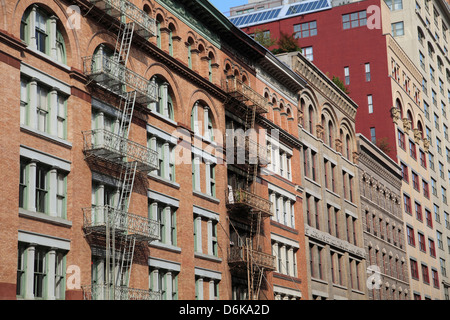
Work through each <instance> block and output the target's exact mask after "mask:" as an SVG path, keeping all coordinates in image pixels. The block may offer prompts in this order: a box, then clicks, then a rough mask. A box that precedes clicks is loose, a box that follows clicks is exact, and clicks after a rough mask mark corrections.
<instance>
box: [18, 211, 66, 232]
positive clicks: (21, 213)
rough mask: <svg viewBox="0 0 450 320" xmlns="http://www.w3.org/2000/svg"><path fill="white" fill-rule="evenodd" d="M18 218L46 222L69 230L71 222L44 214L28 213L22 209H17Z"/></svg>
mask: <svg viewBox="0 0 450 320" xmlns="http://www.w3.org/2000/svg"><path fill="white" fill-rule="evenodd" d="M19 217H23V218H28V219H32V220H39V221H42V222H47V223H50V224H54V225H57V226H61V227H66V228H71V227H72V221H69V220H66V219H64V218H59V217H51V216H49V215H47V214H45V213H41V212H34V211H29V210H26V209H23V208H19Z"/></svg>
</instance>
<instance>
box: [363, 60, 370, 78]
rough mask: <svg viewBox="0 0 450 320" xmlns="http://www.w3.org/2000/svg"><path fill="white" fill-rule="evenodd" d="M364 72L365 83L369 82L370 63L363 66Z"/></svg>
mask: <svg viewBox="0 0 450 320" xmlns="http://www.w3.org/2000/svg"><path fill="white" fill-rule="evenodd" d="M364 68H365V71H366V82H370V80H371V74H370V63H366V64H365V65H364Z"/></svg>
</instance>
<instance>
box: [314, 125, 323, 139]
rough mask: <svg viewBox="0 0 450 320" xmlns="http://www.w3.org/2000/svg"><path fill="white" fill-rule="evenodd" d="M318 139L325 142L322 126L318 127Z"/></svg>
mask: <svg viewBox="0 0 450 320" xmlns="http://www.w3.org/2000/svg"><path fill="white" fill-rule="evenodd" d="M316 133H317V138H319V139H322V140H323V127H322V125H321V124H318V125H316Z"/></svg>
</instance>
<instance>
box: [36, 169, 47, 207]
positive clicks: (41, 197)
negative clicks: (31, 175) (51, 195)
mask: <svg viewBox="0 0 450 320" xmlns="http://www.w3.org/2000/svg"><path fill="white" fill-rule="evenodd" d="M47 179H48V168H46V167H45V166H42V165H40V164H38V165H36V211H37V212H42V213H46V211H47V195H48V182H47Z"/></svg>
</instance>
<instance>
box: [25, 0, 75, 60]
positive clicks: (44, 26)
mask: <svg viewBox="0 0 450 320" xmlns="http://www.w3.org/2000/svg"><path fill="white" fill-rule="evenodd" d="M32 28H33V29H32ZM20 39H21V40H23V41H25V42H26V43H27V45H28V46H29V47H31V48H32V49H36V50H38V51H40V52H42V53H44V54H46V55H48V56H50V57H52V58H53V59H55V60H56V61H58V62H61V63H67V61H66V49H65V44H64V38H63V35H62V33H61V29H60V28H59V26H58V18H57V17H56V16H55V15H54V14H52V13H50V12H48V11H46V10H45V9H43V8H41V7H40V6H38V5H32V6H30V7H28V9H27V10H25V13H24V14H23V16H22V20H21V22H20Z"/></svg>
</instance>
